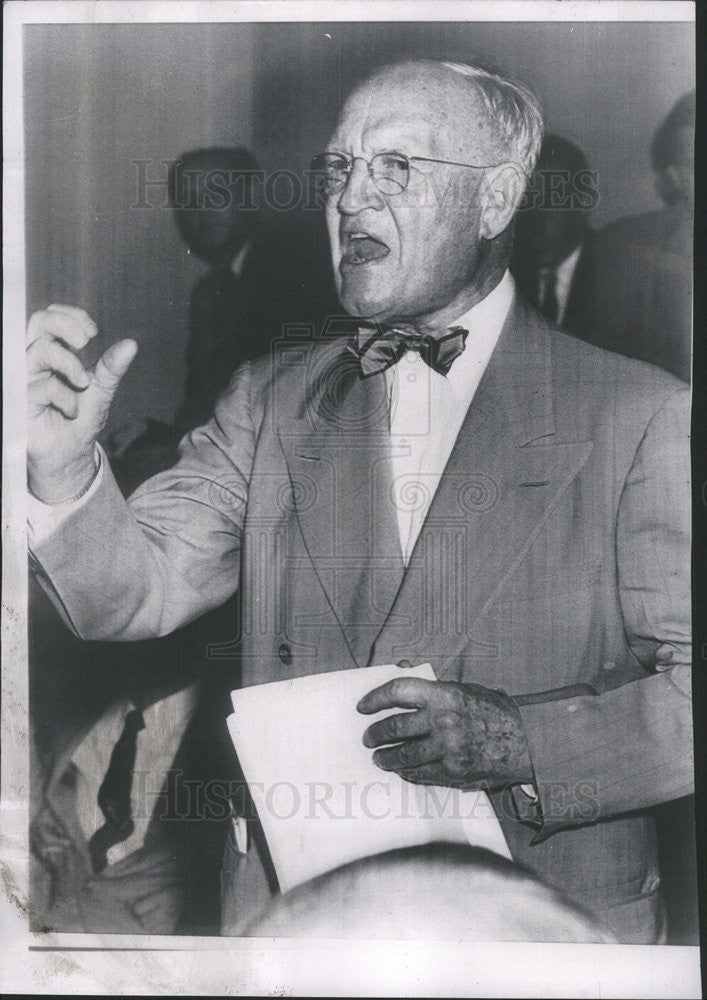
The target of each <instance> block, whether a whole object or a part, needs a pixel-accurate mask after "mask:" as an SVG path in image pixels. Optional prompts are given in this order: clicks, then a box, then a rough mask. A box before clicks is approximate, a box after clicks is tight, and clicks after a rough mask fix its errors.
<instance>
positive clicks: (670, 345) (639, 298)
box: [581, 92, 695, 382]
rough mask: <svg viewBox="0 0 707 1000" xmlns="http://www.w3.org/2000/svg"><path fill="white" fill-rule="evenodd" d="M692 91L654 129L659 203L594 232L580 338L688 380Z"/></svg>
mask: <svg viewBox="0 0 707 1000" xmlns="http://www.w3.org/2000/svg"><path fill="white" fill-rule="evenodd" d="M694 136H695V94H694V92H692V93H689V94H685V95H684V97H681V98H680V100H679V101H678V102H677V103H676V104H675V106H674V107H673V109H672V110H671V112H670V114H669V115H668V116H667V118H666V119H665V121H664V122H663V123H662V125H661V126H660V128H659V129H658V131H657V132H656V134H655V137H654V139H653V143H652V146H651V160H652V163H653V169H654V171H655V175H656V184H657V188H658V192H659V194H660V196H661V198H662V199H663V201H664V202H665V207H664V208H662V209H658V210H657V211H655V212H648V213H646V214H645V215H638V216H635V217H633V218H627V219H620V220H619V221H618V222H614V223H611V224H610V225H608V226H606V228H604V229H602V230H601V231H600V232H599V233H598V234H597V237H596V245H595V258H594V267H593V269H592V273H591V275H590V283H589V286H588V297H589V304H590V309H589V312H588V314H587V316H586V317H585V321H584V323H583V326H582V330H581V336H582V337H583V338H584V339H585V340H588V341H589V342H590V343H593V344H597V345H599V346H600V347H605V348H606V349H607V350H610V351H618V352H619V353H620V354H625V355H627V356H628V357H631V358H639V359H641V360H642V361H651V362H652V363H653V364H656V365H660V367H661V368H665V370H666V371H669V372H672V373H673V375H677V376H678V378H681V379H683V381H685V382H689V381H690V359H691V333H692V224H693V209H694V176H693V169H694V166H693V161H694V150H693V146H694Z"/></svg>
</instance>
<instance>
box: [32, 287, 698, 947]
mask: <svg viewBox="0 0 707 1000" xmlns="http://www.w3.org/2000/svg"><path fill="white" fill-rule="evenodd" d="M354 364H355V363H354V359H353V358H352V357H351V355H350V354H349V353H348V352H347V351H346V350H345V347H344V344H343V343H342V342H341V341H340V340H332V341H331V342H328V341H327V340H326V337H325V338H323V339H321V340H319V341H316V342H315V341H310V342H307V343H302V342H296V341H294V340H293V341H287V340H285V341H282V342H281V343H280V344H279V345H278V346H277V348H276V350H275V351H274V353H273V355H272V357H271V358H268V359H262V360H259V361H257V362H255V363H253V364H248V365H245V366H243V367H242V368H241V369H239V370H238V371H237V372H236V373H235V375H234V376H233V378H232V380H231V383H230V386H229V388H228V390H227V392H226V393H225V394H224V395H223V396H222V397H221V399H220V401H219V402H218V404H217V407H216V413H215V416H214V418H213V419H212V420H211V421H210V422H209V423H208V424H206V425H205V426H204V427H202V428H199V429H197V430H195V431H194V432H192V433H191V434H190V435H188V436H187V437H186V438H185V439H184V441H183V442H182V445H181V458H180V460H179V462H178V464H177V465H176V466H175V467H174V468H173V469H172V470H170V471H169V472H165V473H162V474H160V475H158V476H156V477H155V478H153V479H152V480H150V481H149V482H147V483H146V484H145V485H144V486H142V487H141V488H140V489H139V490H138V491H137V492H136V493H135V494H134V496H133V497H132V498H131V500H130V502H129V505H128V504H126V503H125V502H124V501H123V499H122V497H121V495H120V493H119V491H118V489H117V487H116V486H115V484H114V482H113V481H112V477H111V475H110V473H108V474H107V475H106V476H105V478H104V481H103V482H102V484H101V486H100V488H99V489H98V491H97V492H96V494H95V495H94V496H93V497H92V499H91V500H90V502H89V503H87V504H86V505H85V506H84V507H83V508H82V509H80V510H79V511H77V512H76V513H75V514H73V515H72V517H71V519H70V520H69V522H68V523H67V524H66V526H65V527H64V528H63V529H62V531H61V532H60V534H59V535H58V536H57V537H54V538H52V539H51V540H48V541H46V542H45V543H43V544H42V545H40V546H39V547H38V549H37V551H36V552H34V559H35V565H36V568H37V571H38V572H39V574H40V579H41V580H42V581H43V584H44V586H45V587H46V589H47V590H48V592H49V593H50V596H51V597H52V599H53V600H54V602H55V604H56V605H57V606H58V607H59V608H60V609H61V611H62V613H63V615H64V617H65V619H66V620H67V621H68V622H69V623H70V625H71V627H72V628H73V629H74V630H75V631H76V632H77V633H78V634H79V635H81V636H84V637H86V638H91V639H119V640H123V639H137V638H142V637H145V636H151V635H156V634H161V633H165V632H168V631H170V630H172V629H174V628H175V627H177V626H178V625H180V624H182V623H183V622H184V621H185V620H189V619H192V618H195V617H196V616H198V615H199V614H201V613H202V612H204V611H206V610H207V609H209V608H212V607H215V606H217V605H219V604H220V603H222V602H223V601H224V600H226V598H227V597H228V596H229V595H230V594H231V593H232V592H233V590H234V588H235V587H236V586H237V585H238V584H239V581H240V587H241V597H242V602H243V615H242V655H243V683H244V684H246V685H249V684H257V683H263V682H266V681H274V680H280V679H283V678H287V677H293V676H300V675H304V674H309V673H315V672H318V671H326V670H330V669H332V668H336V669H346V668H347V667H356V666H358V667H362V666H365V665H367V664H373V663H385V662H391V661H393V660H398V659H400V658H403V657H405V658H407V659H410V660H411V661H412V662H413V663H416V662H424V661H427V660H429V661H431V662H432V664H433V666H434V669H435V672H436V674H437V676H438V678H440V679H442V680H452V679H453V680H468V681H474V682H476V683H479V684H484V685H488V686H490V687H496V688H501V689H504V690H505V691H507V692H508V693H509V694H511V695H513V696H518V700H519V704H521V706H522V707H521V714H522V717H523V722H524V725H525V730H526V734H527V738H528V742H529V746H530V752H531V758H532V762H533V767H534V770H535V778H536V785H537V789H538V792H539V799H540V801H539V804H538V805H536V806H533V805H532V804H531V803H530V802H529V800H527V799H525V798H524V796H523V795H522V793H519V792H518V790H515V789H514V790H512V791H509V792H508V793H499V794H495V795H494V802H495V805H496V808H497V811H498V814H499V816H500V819H501V822H502V824H503V827H504V831H505V833H506V837H507V839H508V842H509V845H510V848H511V851H512V853H513V856H514V857H515V858H516V859H518V860H520V861H522V862H524V863H527V864H529V865H530V866H531V867H532V868H533V869H535V870H536V871H537V872H538V873H539V874H540V875H541V876H543V877H545V878H546V879H547V880H548V881H549V882H551V883H553V884H555V885H558V886H560V887H561V888H562V889H564V890H565V891H566V892H568V893H569V894H570V896H573V897H574V898H576V899H577V900H578V901H579V902H580V903H581V904H583V905H584V906H587V907H589V908H591V909H593V910H595V911H596V912H597V913H598V914H599V915H600V917H601V918H602V919H603V920H605V921H606V922H607V923H608V925H609V926H610V927H611V929H612V930H613V931H614V932H615V933H616V934H617V935H618V937H619V938H620V939H621V940H624V941H637V942H639V941H644V942H646V941H652V940H656V939H657V938H658V936H659V935H660V933H661V928H660V921H661V915H660V906H659V875H658V869H657V857H656V845H655V832H654V827H653V822H652V819H651V817H650V816H649V814H648V813H647V810H648V808H649V807H650V806H651V805H652V804H654V803H657V802H661V801H667V800H669V799H672V798H676V797H678V796H681V795H684V794H687V793H688V792H689V791H690V790H691V787H692V755H691V748H692V739H691V711H690V700H689V680H690V667H689V653H688V643H689V618H690V606H689V568H690V549H689V527H690V525H689V513H690V505H689V489H688V479H689V471H688V470H689V457H688V430H689V422H688V405H689V396H688V391H687V389H686V387H685V386H684V385H683V383H681V382H679V381H678V380H677V379H674V378H673V377H672V376H669V375H667V374H666V373H664V372H662V371H659V370H658V369H656V368H654V367H652V366H649V365H645V364H642V363H638V362H632V361H628V360H626V359H624V358H620V357H618V356H616V355H612V354H609V353H606V352H604V351H602V350H599V349H597V348H594V347H591V346H589V345H586V344H584V343H581V342H580V341H577V340H575V339H573V338H570V337H568V336H566V335H565V334H563V333H561V332H560V331H558V330H557V329H555V328H553V327H551V326H549V325H548V324H547V323H546V321H545V320H544V319H542V317H540V316H539V315H538V314H537V313H536V312H535V311H534V310H532V309H531V308H530V307H529V306H527V305H526V304H525V303H524V302H523V301H522V300H521V299H519V298H516V301H515V303H514V305H513V307H512V309H511V311H510V313H509V316H508V319H507V321H506V323H505V326H504V329H503V332H502V334H501V338H500V340H499V342H498V345H497V347H496V349H495V351H494V354H493V356H492V358H491V361H490V363H489V366H488V368H487V370H486V373H485V375H484V377H483V379H482V382H481V384H480V386H479V389H478V391H477V393H476V396H475V398H474V401H473V403H472V405H471V407H470V409H469V412H468V414H467V417H466V420H465V422H464V424H463V426H462V429H461V431H460V433H459V436H458V438H457V441H456V443H455V446H454V449H453V452H452V455H451V458H450V460H449V463H448V465H447V468H446V470H445V473H444V476H443V478H442V480H441V482H440V485H439V488H438V490H437V493H436V495H435V497H434V500H433V502H432V505H431V507H430V510H429V514H428V517H427V520H426V522H425V525H424V527H423V530H422V532H421V534H420V537H419V539H418V541H417V544H416V546H415V549H414V552H413V554H412V558H411V561H410V564H409V566H408V568H407V570H405V569H404V567H403V562H402V557H401V553H400V548H399V542H398V532H397V527H396V520H395V517H396V515H395V509H394V507H393V502H392V500H391V488H390V487H391V469H390V462H389V459H388V455H387V446H388V430H387V403H386V397H385V387H384V381H385V380H384V378H383V376H375V377H373V378H370V379H366V380H362V379H359V378H358V377H357V373H356V369H355V367H354ZM519 810H520V815H519V812H518V811H519ZM258 864H259V863H258V861H257V859H255V858H253V859H252V860H251V859H250V858H249V859H248V864H247V865H240V866H239V872H240V875H239V876H238V877H241V876H242V875H243V872H244V870H245V869H247V868H248V866H250V868H249V872H248V878H246V879H245V882H244V883H243V885H244V886H245V885H246V884H247V883H249V884H250V885H251V886H254V885H256V884H258V885H260V886H261V888H263V890H265V881H264V879H262V878H260V876H257V877H256V869H257V870H259V868H258ZM234 891H235V898H236V900H237V906H236V909H237V910H238V908H239V907H240V911H241V913H242V914H243V919H245V915H247V912H249V911H251V912H252V909H253V908H254V907H255V908H256V909H257V907H258V906H259V905H260V904H261V903H262V901H263V899H259V900H255V899H254V898H252V897H253V893H255V895H257V894H258V893H257V892H255V890H254V889H252V888H251V889H247V888H244V889H243V890H242V891H241V889H239V888H238V886H236V889H235V890H234ZM248 893H250V896H251V898H245V896H246V894H248ZM263 898H265V897H263ZM236 925H238V920H236ZM241 925H242V921H241Z"/></svg>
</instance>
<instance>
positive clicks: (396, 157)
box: [312, 153, 410, 195]
mask: <svg viewBox="0 0 707 1000" xmlns="http://www.w3.org/2000/svg"><path fill="white" fill-rule="evenodd" d="M368 168H369V173H370V175H371V177H372V179H373V183H374V184H375V185H376V187H377V188H378V190H379V191H380V192H381V194H389V195H392V194H399V193H400V192H401V191H404V190H405V188H406V187H407V183H408V180H409V177H410V164H409V162H408V159H407V157H405V156H403V155H402V153H377V154H376V155H375V156H373V157H372V158H371V160H370V161H369V163H368ZM352 169H353V162H352V161H351V160H350V159H348V158H347V157H345V156H340V155H339V154H337V153H321V154H320V155H319V156H315V157H314V159H313V160H312V171H313V173H314V178H315V183H316V184H317V187H318V189H319V190H320V191H323V192H324V193H325V194H336V193H337V192H338V191H341V190H342V188H343V187H344V185H345V184H346V181H347V179H348V176H349V174H350V173H351V170H352Z"/></svg>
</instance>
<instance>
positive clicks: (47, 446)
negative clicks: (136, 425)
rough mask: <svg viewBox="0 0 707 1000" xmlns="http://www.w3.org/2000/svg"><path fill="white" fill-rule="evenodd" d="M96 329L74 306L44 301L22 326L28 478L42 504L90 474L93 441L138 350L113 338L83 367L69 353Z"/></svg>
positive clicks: (73, 489) (71, 491) (72, 491)
mask: <svg viewBox="0 0 707 1000" xmlns="http://www.w3.org/2000/svg"><path fill="white" fill-rule="evenodd" d="M97 332H98V329H97V327H96V324H95V323H94V322H93V320H92V319H91V317H90V316H89V315H88V313H86V312H85V311H84V310H83V309H78V308H76V307H75V306H63V305H52V306H49V308H47V309H43V310H41V311H40V312H36V313H34V315H33V316H32V317H31V319H30V321H29V323H28V325H27V347H26V352H27V380H28V386H27V401H28V425H27V470H28V481H29V488H30V490H31V491H32V493H33V494H34V495H35V496H36V497H37V498H38V499H40V500H44V501H46V502H47V503H59V502H61V501H62V500H68V499H69V498H71V497H73V496H75V495H76V494H78V493H80V492H81V491H82V490H83V489H85V487H86V486H87V485H88V484H89V483H90V481H91V479H92V478H93V476H94V475H95V457H94V455H95V442H96V439H97V438H98V435H99V434H100V432H101V431H102V430H103V428H104V426H105V423H106V420H107V419H108V412H109V410H110V405H111V402H112V401H113V396H114V395H115V392H116V389H117V388H118V384H119V382H120V380H121V379H122V377H123V375H124V374H125V372H126V371H127V370H128V368H129V367H130V364H131V362H132V360H133V358H134V357H135V355H136V354H137V344H136V342H135V341H134V340H119V341H117V343H115V344H111V346H110V347H109V348H108V349H107V350H106V351H105V353H104V354H103V355H102V356H101V357H100V358H99V359H98V361H97V362H96V364H95V365H94V367H93V368H92V369H86V368H85V367H84V366H83V364H82V363H81V361H80V360H79V358H78V357H77V354H76V352H77V351H80V350H81V349H82V348H84V347H85V346H86V344H88V342H89V341H90V340H92V339H93V337H95V336H96V333H97Z"/></svg>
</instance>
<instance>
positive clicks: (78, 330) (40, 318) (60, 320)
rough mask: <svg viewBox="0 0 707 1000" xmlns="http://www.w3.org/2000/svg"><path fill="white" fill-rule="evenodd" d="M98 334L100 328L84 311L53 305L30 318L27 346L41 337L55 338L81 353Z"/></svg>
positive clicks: (73, 307) (75, 307)
mask: <svg viewBox="0 0 707 1000" xmlns="http://www.w3.org/2000/svg"><path fill="white" fill-rule="evenodd" d="M97 332H98V327H97V326H96V324H95V323H94V322H93V320H92V319H91V317H90V316H89V315H88V313H87V312H86V311H85V310H84V309H79V308H78V307H77V306H63V305H51V306H49V308H48V309H40V310H39V312H36V313H34V314H33V315H32V316H31V317H30V320H29V323H28V324H27V341H26V346H27V347H29V346H30V345H31V344H33V343H34V342H35V340H38V339H39V338H40V337H53V338H55V339H57V340H61V341H63V342H64V343H65V344H67V345H68V346H69V347H71V348H72V349H73V350H75V351H80V350H81V349H82V348H83V347H85V346H86V344H87V343H88V342H89V340H91V339H92V338H93V337H95V336H96V333H97Z"/></svg>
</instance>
